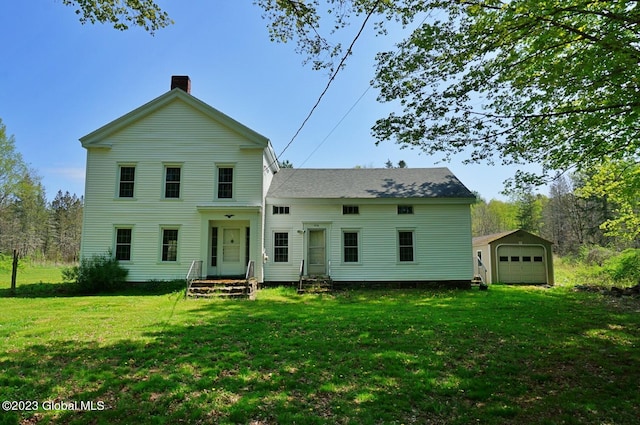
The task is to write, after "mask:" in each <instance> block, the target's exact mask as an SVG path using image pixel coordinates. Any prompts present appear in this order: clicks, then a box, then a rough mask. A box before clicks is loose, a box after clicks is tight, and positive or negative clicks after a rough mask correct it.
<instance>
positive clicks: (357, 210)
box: [342, 205, 360, 215]
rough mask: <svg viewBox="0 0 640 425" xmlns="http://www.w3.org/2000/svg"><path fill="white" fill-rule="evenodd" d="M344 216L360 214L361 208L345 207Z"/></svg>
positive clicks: (356, 206) (343, 209)
mask: <svg viewBox="0 0 640 425" xmlns="http://www.w3.org/2000/svg"><path fill="white" fill-rule="evenodd" d="M342 214H344V215H351V214H360V207H359V206H358V205H343V206H342Z"/></svg>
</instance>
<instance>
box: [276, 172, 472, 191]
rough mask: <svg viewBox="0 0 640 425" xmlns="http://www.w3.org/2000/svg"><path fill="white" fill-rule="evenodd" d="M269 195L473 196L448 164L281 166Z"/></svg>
mask: <svg viewBox="0 0 640 425" xmlns="http://www.w3.org/2000/svg"><path fill="white" fill-rule="evenodd" d="M267 197H270V198H326V199H340V198H354V199H372V198H473V197H474V195H473V193H471V191H470V190H469V189H467V188H466V187H465V186H464V185H463V184H462V183H461V182H460V180H458V178H457V177H456V176H454V175H453V173H452V172H451V171H449V169H448V168H445V167H441V168H392V169H387V168H349V169H308V168H307V169H305V168H299V169H297V168H285V169H281V170H280V171H279V172H278V173H277V174H276V175H275V176H274V178H273V181H272V182H271V186H270V188H269V192H268V193H267Z"/></svg>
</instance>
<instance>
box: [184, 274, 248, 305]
mask: <svg viewBox="0 0 640 425" xmlns="http://www.w3.org/2000/svg"><path fill="white" fill-rule="evenodd" d="M257 288H258V284H257V281H256V280H255V279H254V278H251V279H248V280H245V279H198V280H194V281H193V282H192V283H191V286H190V287H189V290H188V291H187V297H190V298H245V299H251V300H253V299H255V296H256V291H257Z"/></svg>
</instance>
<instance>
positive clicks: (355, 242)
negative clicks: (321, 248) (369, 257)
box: [342, 230, 360, 263]
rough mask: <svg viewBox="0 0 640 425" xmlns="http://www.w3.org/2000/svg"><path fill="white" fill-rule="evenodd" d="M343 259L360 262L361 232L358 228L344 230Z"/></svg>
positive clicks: (347, 261) (346, 261) (348, 261)
mask: <svg viewBox="0 0 640 425" xmlns="http://www.w3.org/2000/svg"><path fill="white" fill-rule="evenodd" d="M342 259H343V261H344V262H345V263H358V262H360V232H358V231H357V230H344V231H343V232H342Z"/></svg>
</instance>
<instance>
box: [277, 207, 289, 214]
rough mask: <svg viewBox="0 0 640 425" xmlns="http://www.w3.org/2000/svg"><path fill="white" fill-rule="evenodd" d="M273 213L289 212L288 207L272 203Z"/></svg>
mask: <svg viewBox="0 0 640 425" xmlns="http://www.w3.org/2000/svg"><path fill="white" fill-rule="evenodd" d="M273 214H289V207H288V206H283V205H274V206H273Z"/></svg>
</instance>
